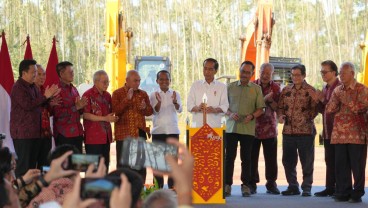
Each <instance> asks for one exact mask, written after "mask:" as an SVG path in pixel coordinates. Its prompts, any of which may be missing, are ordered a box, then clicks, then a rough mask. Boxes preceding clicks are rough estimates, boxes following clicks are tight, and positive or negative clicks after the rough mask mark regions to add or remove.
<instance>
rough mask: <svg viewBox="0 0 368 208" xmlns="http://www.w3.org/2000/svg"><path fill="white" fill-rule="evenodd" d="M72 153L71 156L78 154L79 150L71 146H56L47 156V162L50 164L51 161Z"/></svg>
mask: <svg viewBox="0 0 368 208" xmlns="http://www.w3.org/2000/svg"><path fill="white" fill-rule="evenodd" d="M69 151H73V154H79V153H80V152H79V150H78V149H77V148H76V147H75V146H74V145H71V144H63V145H60V146H57V147H56V148H55V149H54V151H52V152H50V154H49V156H48V162H49V164H51V161H53V160H55V159H57V158H59V157H61V156H62V155H63V154H65V153H66V152H69Z"/></svg>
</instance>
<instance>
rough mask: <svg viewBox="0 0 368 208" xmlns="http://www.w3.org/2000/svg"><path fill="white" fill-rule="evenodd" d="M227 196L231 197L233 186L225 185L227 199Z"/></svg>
mask: <svg viewBox="0 0 368 208" xmlns="http://www.w3.org/2000/svg"><path fill="white" fill-rule="evenodd" d="M227 196H231V186H230V185H227V184H226V185H225V197H227Z"/></svg>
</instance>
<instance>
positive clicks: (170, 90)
mask: <svg viewBox="0 0 368 208" xmlns="http://www.w3.org/2000/svg"><path fill="white" fill-rule="evenodd" d="M157 92H163V93H165V92H164V91H163V90H161V88H158V90H157ZM167 92H170V93H171V92H172V89H171V88H169V89H168V90H167Z"/></svg>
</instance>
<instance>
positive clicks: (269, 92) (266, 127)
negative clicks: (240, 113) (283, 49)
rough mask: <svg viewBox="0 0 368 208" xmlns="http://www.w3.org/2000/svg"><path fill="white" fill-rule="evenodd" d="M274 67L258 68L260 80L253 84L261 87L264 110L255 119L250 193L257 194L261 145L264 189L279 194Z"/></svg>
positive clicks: (277, 90)
mask: <svg viewBox="0 0 368 208" xmlns="http://www.w3.org/2000/svg"><path fill="white" fill-rule="evenodd" d="M273 72H274V67H273V65H272V64H269V63H264V64H262V65H261V68H260V78H259V79H257V80H255V83H256V84H258V85H259V86H261V88H262V93H263V96H264V100H265V104H266V108H265V112H264V114H262V115H261V116H259V117H258V118H257V119H256V137H255V140H254V141H253V147H252V163H251V169H252V172H251V182H250V184H249V185H250V189H251V193H252V194H255V193H257V183H258V182H259V173H258V159H259V150H260V148H261V144H262V146H263V155H264V158H265V166H266V172H265V175H266V180H267V183H266V188H267V193H268V194H280V191H279V189H278V188H277V184H276V179H277V170H278V168H277V121H276V111H277V102H278V101H279V97H280V92H281V90H280V86H279V85H278V84H276V83H275V82H273V81H272V74H273Z"/></svg>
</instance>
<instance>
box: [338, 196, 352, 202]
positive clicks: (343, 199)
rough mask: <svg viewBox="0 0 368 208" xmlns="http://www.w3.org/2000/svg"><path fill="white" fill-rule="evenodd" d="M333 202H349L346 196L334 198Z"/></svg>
mask: <svg viewBox="0 0 368 208" xmlns="http://www.w3.org/2000/svg"><path fill="white" fill-rule="evenodd" d="M334 199H335V202H346V201H349V197H348V196H335V198H334Z"/></svg>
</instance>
